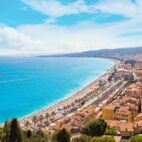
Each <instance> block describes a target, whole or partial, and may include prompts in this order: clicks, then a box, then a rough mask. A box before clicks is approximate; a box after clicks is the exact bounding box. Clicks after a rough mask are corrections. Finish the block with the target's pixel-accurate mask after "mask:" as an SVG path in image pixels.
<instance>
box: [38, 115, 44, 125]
mask: <svg viewBox="0 0 142 142" xmlns="http://www.w3.org/2000/svg"><path fill="white" fill-rule="evenodd" d="M39 121H40V123H41V124H42V121H43V115H40V116H39Z"/></svg>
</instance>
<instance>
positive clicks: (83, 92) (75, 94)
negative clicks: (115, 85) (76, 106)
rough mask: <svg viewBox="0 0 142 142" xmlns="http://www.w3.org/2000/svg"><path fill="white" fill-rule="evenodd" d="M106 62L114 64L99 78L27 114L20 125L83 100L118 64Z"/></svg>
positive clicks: (115, 61) (20, 119) (117, 62)
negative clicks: (77, 100)
mask: <svg viewBox="0 0 142 142" xmlns="http://www.w3.org/2000/svg"><path fill="white" fill-rule="evenodd" d="M104 59H105V58H104ZM107 60H111V61H113V63H114V64H113V65H112V66H111V67H110V68H108V69H107V70H106V71H104V72H103V73H102V74H101V75H100V76H98V77H97V78H95V80H92V81H90V83H88V84H86V85H84V86H83V87H81V89H80V90H79V91H76V92H73V93H71V95H69V96H67V97H65V98H63V99H60V100H58V101H57V102H55V103H53V104H51V105H48V106H46V107H44V108H42V109H40V110H37V111H35V112H33V113H31V114H28V115H26V116H24V117H21V118H19V121H20V125H24V123H25V122H26V121H29V122H32V117H33V116H35V115H37V116H40V115H43V116H44V115H45V114H46V113H49V114H51V113H52V112H53V111H54V112H55V113H58V112H59V110H58V109H62V108H63V107H64V106H67V105H69V104H71V103H73V102H75V100H76V99H79V98H83V97H84V96H85V95H86V94H87V93H88V92H91V91H92V90H94V87H95V86H97V85H98V82H99V80H101V79H104V78H106V77H107V76H108V75H109V73H110V72H111V71H112V69H113V67H114V66H116V65H118V64H119V63H120V61H119V60H114V59H107Z"/></svg>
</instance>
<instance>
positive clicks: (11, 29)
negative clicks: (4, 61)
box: [0, 0, 142, 54]
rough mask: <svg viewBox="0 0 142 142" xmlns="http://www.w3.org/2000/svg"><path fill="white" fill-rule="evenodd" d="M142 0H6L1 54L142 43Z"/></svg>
mask: <svg viewBox="0 0 142 142" xmlns="http://www.w3.org/2000/svg"><path fill="white" fill-rule="evenodd" d="M141 38H142V1H141V0H122V1H118V0H11V1H10V0H1V1H0V51H1V53H2V54H52V53H61V52H78V51H85V50H97V49H102V48H119V47H120V48H123V47H135V46H141V45H142V41H141Z"/></svg>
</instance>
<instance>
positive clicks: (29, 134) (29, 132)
mask: <svg viewBox="0 0 142 142" xmlns="http://www.w3.org/2000/svg"><path fill="white" fill-rule="evenodd" d="M31 136H32V132H31V130H28V131H27V138H30V137H31Z"/></svg>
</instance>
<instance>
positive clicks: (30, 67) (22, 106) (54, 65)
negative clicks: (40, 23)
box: [0, 57, 114, 123]
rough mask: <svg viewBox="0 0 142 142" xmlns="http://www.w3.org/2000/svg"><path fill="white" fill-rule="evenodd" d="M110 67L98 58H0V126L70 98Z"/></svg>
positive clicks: (104, 60) (106, 60)
mask: <svg viewBox="0 0 142 142" xmlns="http://www.w3.org/2000/svg"><path fill="white" fill-rule="evenodd" d="M113 65H114V62H113V61H111V60H108V59H100V58H84V57H83V58H82V57H0V123H3V122H4V121H6V120H10V119H11V118H15V117H16V118H21V117H24V116H26V115H29V114H31V113H33V112H35V111H38V110H40V109H42V108H44V107H47V106H49V105H52V104H53V103H56V102H58V101H60V100H61V99H64V98H66V97H68V96H70V95H72V94H73V93H75V92H77V91H79V90H80V89H81V88H83V87H85V86H86V85H87V84H89V83H91V82H92V81H94V80H95V79H97V78H98V77H99V76H100V75H101V74H103V73H104V72H105V71H106V70H107V69H109V68H110V67H112V66H113Z"/></svg>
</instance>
